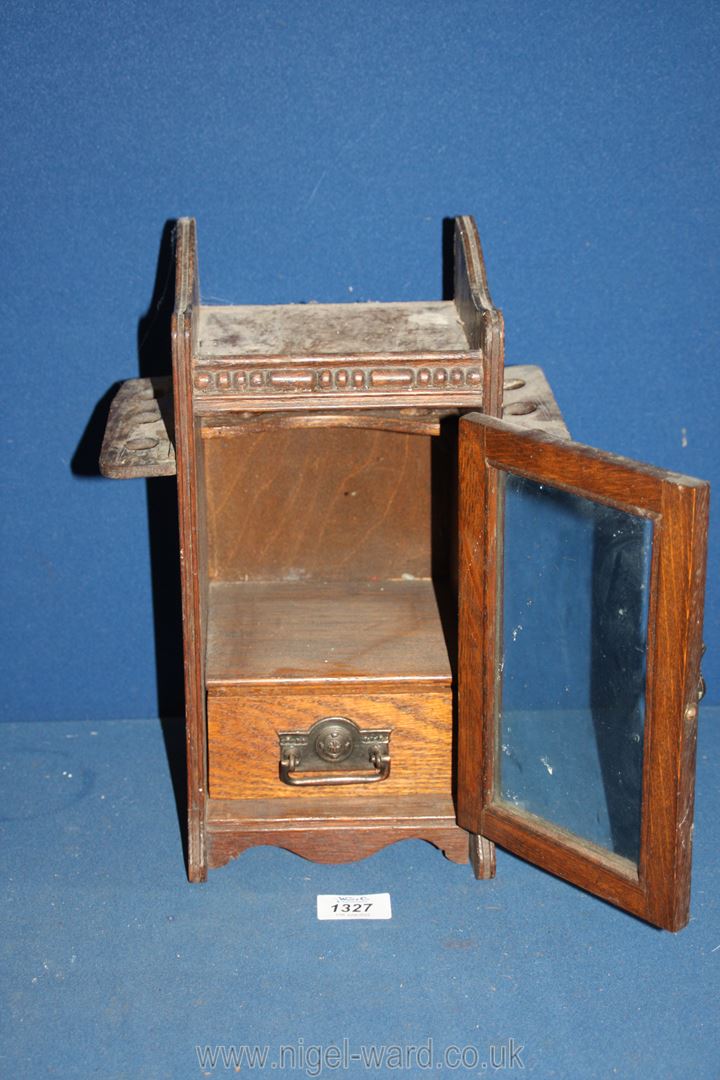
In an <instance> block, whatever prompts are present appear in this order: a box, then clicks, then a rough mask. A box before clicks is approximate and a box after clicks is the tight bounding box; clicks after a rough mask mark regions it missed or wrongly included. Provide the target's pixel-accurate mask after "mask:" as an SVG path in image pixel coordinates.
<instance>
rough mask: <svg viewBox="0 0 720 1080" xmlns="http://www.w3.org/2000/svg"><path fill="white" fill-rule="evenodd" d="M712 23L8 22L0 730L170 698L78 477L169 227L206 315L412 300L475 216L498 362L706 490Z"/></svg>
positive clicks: (250, 16)
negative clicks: (195, 263) (185, 244)
mask: <svg viewBox="0 0 720 1080" xmlns="http://www.w3.org/2000/svg"><path fill="white" fill-rule="evenodd" d="M719 30H720V9H718V7H717V5H713V4H709V3H708V4H702V3H695V4H690V5H680V4H677V3H676V4H671V3H654V4H647V3H633V2H622V3H594V4H590V3H578V4H570V3H566V4H563V3H559V4H557V3H556V4H544V3H515V4H508V3H427V2H417V3H407V4H401V3H397V4H383V3H380V2H377V3H371V2H360V3H353V4H348V3H334V4H330V3H326V4H324V3H316V4H312V3H306V2H296V3H294V4H286V3H238V4H229V3H225V4H221V3H214V2H209V3H203V4H190V3H186V2H180V3H176V4H171V3H166V2H159V3H155V4H152V5H151V4H131V3H115V2H113V3H110V2H103V0H99V2H94V3H92V4H91V3H75V4H73V3H62V4H60V3H53V2H47V3H44V4H38V3H33V2H28V0H24V2H23V3H22V4H20V3H17V2H11V3H9V4H7V5H6V6H5V8H4V15H3V30H2V42H3V44H2V70H3V89H2V101H1V104H2V108H1V109H0V145H2V147H3V150H2V156H1V157H2V160H1V164H0V169H1V174H0V190H1V194H2V197H1V198H0V215H1V217H2V244H0V267H1V271H0V277H1V280H2V299H1V302H2V308H3V311H2V319H3V374H2V399H3V416H2V446H3V454H4V461H3V463H2V472H1V475H2V478H3V479H2V483H3V495H2V505H3V514H2V517H3V522H2V528H3V533H2V536H3V543H2V552H1V558H2V567H3V595H2V603H3V613H4V616H3V626H2V641H1V642H0V646H1V647H0V656H1V657H2V664H3V668H4V670H3V672H2V686H3V694H2V705H1V710H2V715H3V717H4V718H5V719H8V720H15V721H22V720H32V719H44V720H51V719H57V720H61V719H62V720H71V719H77V718H93V719H95V720H98V719H106V718H118V717H144V716H153V715H156V714H157V712H158V708H160V709H161V710H162V711H163V712H166V713H167V712H168V711H172V710H173V707H174V706H175V704H176V703H177V702H178V701H179V695H178V694H177V693H175V694H174V695H173V693H172V690H171V688H172V679H173V675H172V672H173V671H175V672H177V671H178V670H179V669H178V668H177V665H176V664H175V660H174V659H172V657H171V656H170V653H172V649H173V647H174V645H173V643H172V629H171V627H169V626H166V627H165V630H166V633H167V635H168V636H167V641H166V642H165V643H162V647H161V651H163V650H164V656H161V657H160V660H161V665H162V663H165V665H166V671H165V675H164V678H165V685H164V686H161V690H160V694H158V689H157V685H156V683H157V678H156V656H155V646H154V641H155V629H156V628H155V626H154V622H153V597H152V587H151V574H150V552H149V539H148V526H147V504H146V490H145V485H144V483H143V482H141V481H135V482H124V483H118V482H112V483H111V482H109V481H104V480H100V479H99V478H97V477H93V476H91V475H87V474H88V473H90V472H91V471H92V467H94V466H92V463H93V462H94V460H95V456H96V453H97V449H98V446H97V438H96V436H97V431H94V430H91V431H90V432H88V433H86V432H85V429H86V425H87V424H88V421H89V420H90V418H91V416H92V415H93V411H94V410H95V408H96V405H97V404H98V402H100V401H102V399H103V397H104V395H106V393H107V391H108V389H109V388H110V387H111V385H112V384H113V383H114V382H115V381H116V380H118V379H122V378H127V377H131V376H135V375H137V374H138V370H139V368H140V367H142V368H143V373H147V372H148V371H151V370H153V369H154V370H160V369H161V366H162V363H163V358H162V354H163V352H164V348H163V344H162V340H161V338H162V336H163V335H159V334H156V335H155V338H153V330H152V327H150V329H149V338H148V323H147V321H146V323H145V324H144V330H143V331H142V333H141V334H140V337H141V338H142V337H143V336H144V337H145V338H146V339H147V340H146V341H145V345H144V346H143V350H144V351H141V353H140V356H139V349H138V341H139V333H138V327H139V323H140V321H141V320H142V318H143V316H144V315H145V314H146V313H147V311H148V309H149V308H150V307H151V305H152V303H153V295H154V290H156V283H155V275H156V264H157V261H158V252H159V249H160V242H161V236H162V232H163V227H164V224H165V222H166V221H167V220H168V219H171V218H175V217H177V216H179V215H184V214H189V215H193V216H195V217H196V218H197V221H198V233H199V245H200V272H201V286H202V291H203V296H204V297H205V298H206V299H207V300H212V301H215V302H218V301H234V302H239V303H243V302H247V303H263V302H269V303H273V302H286V301H301V300H308V299H318V300H329V301H340V300H350V299H354V300H364V299H386V300H391V299H397V300H402V299H413V300H414V299H433V298H438V297H440V296H441V295H442V259H441V233H442V219H443V218H444V217H446V216H452V215H455V214H458V213H472V214H474V215H475V216H476V218H477V221H478V224H479V228H480V234H481V237H482V240H483V244H484V247H485V255H486V260H487V263H488V268H489V276H490V285H491V290H492V293H493V298H494V300H495V302H496V303H497V304H498V305H499V306H500V307H502V308H503V310H504V313H505V318H506V324H507V358H508V362H510V363H513V362H532V363H538V364H541V365H543V367H544V368H545V369H546V372H547V374H548V377H549V378H550V381H551V385H552V386H553V389H554V391H555V393H556V396H557V398H558V400H559V402H560V405H561V408H562V409H563V412H564V414H565V417H566V420H567V422H568V424H569V427H570V430H571V432H572V434H573V435H574V437H575V438H577V439H579V440H580V441H583V442H586V443H590V444H592V445H597V446H600V447H603V448H606V449H609V450H613V451H617V452H620V453H624V454H627V455H630V456H632V457H636V458H639V459H641V460H646V461H650V462H652V463H654V464H658V465H661V466H664V467H666V468H670V469H677V470H680V471H682V472H685V473H689V474H693V475H698V476H702V477H705V478H708V479H710V480H712V479H713V477H716V476H717V472H718V447H717V415H718V414H717V405H718V388H717V376H716V362H717V351H718V319H717V309H718V295H719V294H720V266H719V263H718V249H719V247H720V230H719V228H718V226H719V220H718V219H719V212H718V211H719V205H720V204H719V199H718V157H719V154H718V151H719V148H720V137H719V130H718V115H720V101H719V97H720V79H719V78H718V65H717V60H718V51H719V46H718V41H719V35H718V31H719ZM161 293H162V282H160V283H159V286H158V289H157V290H156V291H155V299H156V300H157V298H158V297H159V295H161ZM150 322H152V320H150ZM155 348H157V352H158V363H157V367H155V368H154V365H153V357H152V353H153V349H155ZM99 411H100V412H102V409H100V410H99ZM84 433H85V436H84ZM83 438H84V442H83ZM93 440H95V441H93ZM685 444H687V445H685ZM168 483H170V484H172V481H169V482H168ZM166 502H167V507H166V509H167V514H169V515H170V516H171V500H169V499H166ZM159 550H160V551H162V548H160V549H159ZM165 550H166V551H167V559H166V562H167V564H168V565H167V567H166V572H167V582H168V585H167V587H168V588H171V584H170V581H171V577H170V575H171V572H172V573H174V570H172V567H173V562H174V558H175V556H174V552H173V550H172V547H171V546H170V547H166V549H165ZM717 554H718V547H717V540H715V542H714V545H713V547H712V548H711V563H710V566H711V574H710V579H711V586H710V593H709V606H708V614H707V620H706V639H707V641H708V646H709V650H708V657H707V660H706V673H707V676H708V683H709V686H710V695H711V697H714V696H716V694H717V689H716V688H717V686H718V683H719V682H720V672H718V659H717V651H718V650H717V636H716V630H717V621H718V591H717V587H716V582H715V578H716V575H715V574H714V572H713V568H714V565H716V561H717ZM159 558H160V555H158V554H157V553H156V563H157V561H158V559H159ZM156 568H157V567H156ZM155 601H156V616H158V617H160V618H162V619H165V622H166V623H168V622H171V621H172V619H171V617H170V615H169V614H168V612H172V610H173V608H172V604H170V602H168V605H167V610H163V609H162V605H160V608H159V607H158V596H157V595H156V597H155ZM161 681H162V680H161Z"/></svg>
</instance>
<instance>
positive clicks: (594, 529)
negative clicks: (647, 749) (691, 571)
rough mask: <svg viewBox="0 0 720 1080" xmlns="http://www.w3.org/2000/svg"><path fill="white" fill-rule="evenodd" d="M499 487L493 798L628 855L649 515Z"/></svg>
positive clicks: (641, 707)
mask: <svg viewBox="0 0 720 1080" xmlns="http://www.w3.org/2000/svg"><path fill="white" fill-rule="evenodd" d="M504 486H505V526H504V538H505V539H504V557H503V562H504V584H503V603H502V610H503V631H502V653H501V660H500V672H501V675H500V681H501V688H500V690H501V692H500V703H501V704H500V716H499V721H498V725H499V726H498V734H499V752H498V756H497V760H498V763H499V767H498V777H497V780H496V790H497V793H498V794H499V797H500V801H502V802H505V803H507V804H510V805H511V806H512V807H513V808H514V809H516V810H526V811H529V812H530V813H532V814H536V815H538V816H540V817H543V818H546V819H547V820H548V821H550V822H552V823H553V824H555V825H559V826H561V827H562V828H564V829H568V830H569V831H570V832H572V833H575V834H577V835H578V836H580V837H582V838H583V839H585V840H590V841H592V842H593V843H595V844H599V845H601V846H602V847H604V848H607V849H609V850H610V851H613V852H616V853H617V854H618V855H622V856H625V857H626V858H628V859H632V860H633V861H635V862H637V859H638V853H639V850H640V806H641V795H642V759H643V729H644V721H645V659H646V645H647V617H648V610H647V604H648V593H649V580H650V560H651V549H652V523H651V521H649V520H648V519H646V518H641V517H636V516H635V515H633V514H629V513H627V512H626V511H623V510H614V509H612V508H611V507H608V506H603V505H601V504H599V503H594V502H591V501H590V500H588V499H585V498H582V497H581V496H578V495H572V494H569V493H568V492H563V491H560V490H558V489H557V488H553V487H550V486H548V485H546V484H539V483H536V482H535V481H532V480H526V479H523V478H522V477H518V476H514V475H512V474H509V473H508V474H505V485H504Z"/></svg>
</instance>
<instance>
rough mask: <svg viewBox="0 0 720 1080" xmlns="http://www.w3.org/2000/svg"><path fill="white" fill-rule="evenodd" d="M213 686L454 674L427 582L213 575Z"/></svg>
mask: <svg viewBox="0 0 720 1080" xmlns="http://www.w3.org/2000/svg"><path fill="white" fill-rule="evenodd" d="M207 640H208V645H207V672H206V680H207V685H208V687H209V688H215V687H218V686H228V685H240V684H246V685H247V684H255V685H257V684H265V685H268V684H270V685H274V686H277V685H279V684H284V683H289V684H293V683H294V684H298V683H305V684H310V685H321V684H324V685H327V684H330V683H335V684H340V685H342V684H347V683H354V682H360V683H368V684H369V683H373V682H380V683H388V682H390V683H397V684H398V688H399V684H401V683H406V682H409V683H411V684H427V685H428V686H449V685H450V682H451V678H452V673H451V670H450V663H449V660H448V654H447V649H446V646H445V639H444V637H443V631H442V625H441V622H440V615H439V612H438V606H437V602H436V599H435V592H434V589H433V585H432V582H431V581H429V580H418V581H380V582H373V583H369V584H364V583H352V582H329V583H327V582H326V583H318V582H303V581H299V582H297V581H296V582H264V583H255V582H213V583H212V584H211V586H210V618H209V623H208V638H207Z"/></svg>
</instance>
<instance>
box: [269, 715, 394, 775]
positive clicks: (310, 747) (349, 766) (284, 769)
mask: <svg viewBox="0 0 720 1080" xmlns="http://www.w3.org/2000/svg"><path fill="white" fill-rule="evenodd" d="M278 739H279V742H280V765H279V774H280V780H281V781H282V783H283V784H288V785H289V786H291V787H309V786H317V787H320V786H325V787H330V786H335V787H338V786H340V785H345V784H377V783H380V782H381V781H382V780H387V778H388V777H389V775H390V766H391V759H390V731H389V730H382V731H379V730H372V731H368V730H363V729H362V728H359V727H358V725H357V724H355V723H354V721H352V720H349V719H348V718H347V717H344V716H328V717H324V718H323V719H321V720H318V721H316V723H314V724H313V726H312V727H311V728H310V730H309V731H284V732H280V733H279V735H278ZM300 774H302V775H300Z"/></svg>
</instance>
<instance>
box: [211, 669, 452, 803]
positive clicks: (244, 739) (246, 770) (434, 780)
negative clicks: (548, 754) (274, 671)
mask: <svg viewBox="0 0 720 1080" xmlns="http://www.w3.org/2000/svg"><path fill="white" fill-rule="evenodd" d="M332 716H342V717H345V718H347V719H348V720H352V721H354V722H355V723H356V724H357V725H358V727H360V728H362V729H363V730H371V729H378V728H391V729H392V734H391V736H390V757H391V761H392V764H391V770H390V776H389V777H388V779H387V780H383V781H381V782H380V783H378V784H354V785H348V786H347V787H322V786H312V787H302V788H296V789H291V788H290V787H288V785H287V784H283V783H282V781H281V780H280V779H279V775H278V765H279V761H280V753H279V743H278V732H280V731H307V730H308V729H309V728H311V727H312V725H313V724H314V723H315V722H316V721H317V720H322V719H325V718H326V717H332ZM451 739H452V694H451V692H450V689H449V688H447V689H446V690H444V691H442V690H441V691H436V692H434V693H427V692H423V691H415V692H407V693H378V694H372V693H369V692H367V691H365V692H357V693H354V694H343V693H342V692H339V691H338V692H335V693H327V692H326V693H324V694H323V693H319V692H315V693H307V694H283V693H282V692H281V691H280V692H278V691H269V692H267V693H258V692H253V691H251V690H250V691H245V692H242V691H240V692H237V693H225V694H223V695H221V696H218V695H215V694H213V693H212V692H210V693H209V694H208V762H209V773H210V795H211V797H212V798H214V799H257V798H267V797H272V796H275V797H276V798H280V797H282V796H283V795H287V794H288V793H289V792H290V791H291V790H294V791H295V792H296V794H297V796H298V798H301V799H305V798H308V799H316V798H329V797H332V798H344V797H353V796H355V797H358V798H372V797H373V792H375V793H377V791H378V790H379V789H380V788H381V787H382V790H383V792H384V794H385V795H386V796H389V795H412V794H418V793H422V792H437V793H438V794H443V793H447V792H449V791H450V785H451ZM369 769H370V767H369V766H368V770H369ZM338 772H339V773H340V774H342V767H341V766H340V767H339V768H338ZM319 775H320V774H319ZM322 775H326V774H322Z"/></svg>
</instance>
